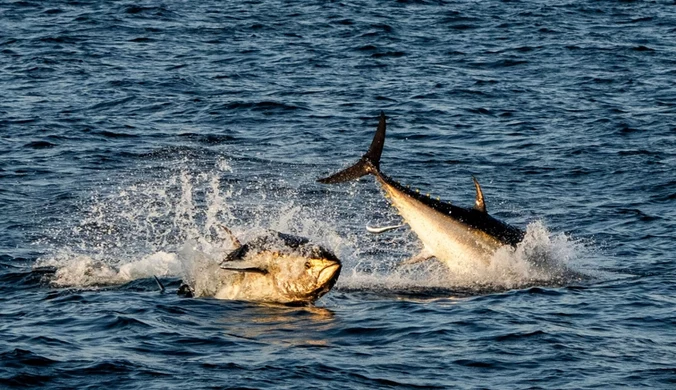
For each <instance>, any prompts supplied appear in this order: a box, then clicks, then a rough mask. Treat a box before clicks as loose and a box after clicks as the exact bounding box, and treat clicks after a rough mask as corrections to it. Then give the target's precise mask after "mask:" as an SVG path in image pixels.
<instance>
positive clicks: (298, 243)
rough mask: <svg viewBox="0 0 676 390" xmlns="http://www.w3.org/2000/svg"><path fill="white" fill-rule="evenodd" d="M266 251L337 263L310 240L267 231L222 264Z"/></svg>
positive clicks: (234, 252) (330, 255)
mask: <svg viewBox="0 0 676 390" xmlns="http://www.w3.org/2000/svg"><path fill="white" fill-rule="evenodd" d="M266 251H275V252H279V253H281V254H292V253H297V254H300V255H302V256H305V257H309V258H324V259H330V260H335V261H338V258H337V257H336V256H335V255H334V254H333V253H332V252H331V251H329V250H327V249H325V248H323V247H321V246H319V245H312V244H310V240H308V239H307V238H305V237H301V236H294V235H293V234H287V233H281V232H277V231H274V230H268V231H266V232H265V234H263V235H261V236H258V237H256V238H254V239H253V240H251V241H249V242H247V243H245V244H244V245H242V246H240V247H239V248H237V249H235V250H234V251H232V252H230V253H229V254H228V255H227V256H226V257H225V259H224V260H223V262H227V261H236V260H243V259H244V258H245V257H246V256H247V255H248V254H251V253H260V252H266Z"/></svg>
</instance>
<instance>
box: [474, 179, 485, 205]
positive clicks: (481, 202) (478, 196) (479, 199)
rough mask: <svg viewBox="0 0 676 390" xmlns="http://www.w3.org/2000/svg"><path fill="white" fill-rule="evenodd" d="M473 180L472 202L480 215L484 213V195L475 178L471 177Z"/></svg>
mask: <svg viewBox="0 0 676 390" xmlns="http://www.w3.org/2000/svg"><path fill="white" fill-rule="evenodd" d="M472 180H474V187H475V188H476V200H475V201H474V209H475V210H478V211H481V212H482V213H485V212H486V204H485V203H484V193H483V192H482V191H481V186H480V185H479V181H477V179H476V177H474V176H472Z"/></svg>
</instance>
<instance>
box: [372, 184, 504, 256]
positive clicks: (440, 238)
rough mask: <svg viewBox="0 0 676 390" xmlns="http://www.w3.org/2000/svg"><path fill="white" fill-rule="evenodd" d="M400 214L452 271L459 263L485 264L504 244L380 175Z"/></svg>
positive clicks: (390, 198) (430, 250) (433, 253)
mask: <svg viewBox="0 0 676 390" xmlns="http://www.w3.org/2000/svg"><path fill="white" fill-rule="evenodd" d="M376 177H377V179H378V182H379V183H380V185H381V186H382V188H383V190H384V191H385V194H386V197H387V198H388V199H389V200H390V202H391V203H392V206H394V207H395V208H396V209H397V211H398V212H399V215H401V217H402V218H403V219H404V221H405V222H406V223H407V224H408V225H409V226H410V228H411V230H413V232H414V233H415V234H416V235H417V236H418V238H419V239H420V241H422V243H423V245H424V246H425V248H426V249H427V250H428V251H429V252H430V253H431V254H432V255H434V257H436V258H437V259H438V260H440V261H441V262H443V263H445V264H446V265H447V266H448V267H449V268H457V265H458V263H466V264H470V265H471V264H473V263H475V262H476V261H479V262H480V263H482V264H484V265H488V264H489V263H490V257H491V256H492V255H493V253H495V251H496V250H497V249H498V248H499V247H501V246H502V245H503V244H502V243H501V242H500V241H499V240H497V239H496V238H495V237H493V236H491V235H490V234H487V233H485V232H483V231H481V230H479V229H475V228H472V227H470V226H468V225H467V224H465V223H463V222H462V221H459V220H457V219H455V218H453V217H451V216H450V215H447V214H444V213H441V212H439V211H437V210H435V209H434V208H432V207H430V206H428V205H426V204H424V203H422V202H421V201H419V200H417V199H415V198H414V197H412V196H410V195H408V194H406V193H405V192H403V191H400V190H399V189H397V188H396V187H395V186H393V185H391V184H389V183H388V182H387V181H386V180H385V179H383V178H382V177H381V176H376Z"/></svg>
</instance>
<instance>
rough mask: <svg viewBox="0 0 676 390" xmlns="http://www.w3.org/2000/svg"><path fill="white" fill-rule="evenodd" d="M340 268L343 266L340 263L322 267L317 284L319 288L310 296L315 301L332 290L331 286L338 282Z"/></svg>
mask: <svg viewBox="0 0 676 390" xmlns="http://www.w3.org/2000/svg"><path fill="white" fill-rule="evenodd" d="M342 267H343V266H342V264H341V263H340V262H334V263H332V264H330V265H328V266H326V267H324V268H323V269H322V270H321V271H320V272H319V277H318V284H319V285H320V287H319V288H318V289H316V290H315V291H313V292H312V294H311V295H312V296H313V297H315V299H318V298H319V297H321V296H322V295H324V294H326V293H327V292H329V291H330V290H331V289H332V288H333V286H334V285H335V284H336V282H337V281H338V276H340V271H341V269H342Z"/></svg>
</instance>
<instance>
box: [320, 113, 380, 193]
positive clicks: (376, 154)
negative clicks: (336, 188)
mask: <svg viewBox="0 0 676 390" xmlns="http://www.w3.org/2000/svg"><path fill="white" fill-rule="evenodd" d="M385 127H386V124H385V113H384V112H382V111H381V112H380V121H379V122H378V129H377V130H376V134H375V136H373V141H371V146H370V147H369V150H368V152H366V154H365V155H364V156H362V158H361V159H359V161H357V163H356V164H354V165H352V166H350V167H349V168H346V169H343V170H342V171H340V172H338V173H334V174H333V175H331V176H329V177H325V178H322V179H317V181H318V182H320V183H324V184H335V183H342V182H345V181H350V180H354V179H358V178H360V177H362V176H364V175H368V174H375V173H377V172H380V156H381V155H382V154H383V145H385Z"/></svg>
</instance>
